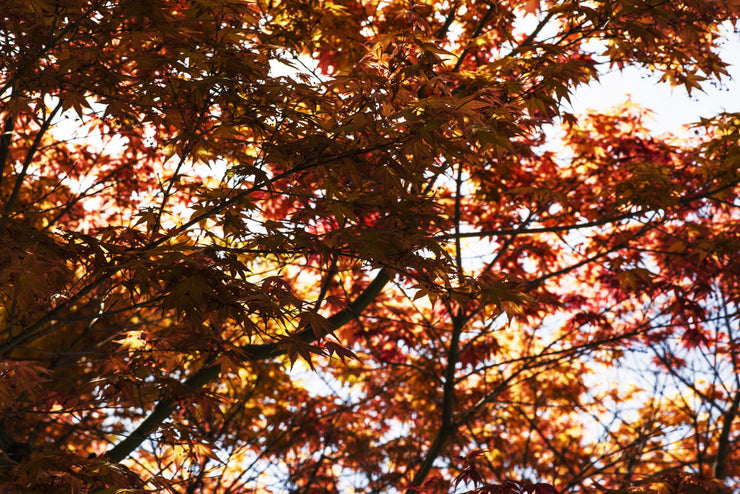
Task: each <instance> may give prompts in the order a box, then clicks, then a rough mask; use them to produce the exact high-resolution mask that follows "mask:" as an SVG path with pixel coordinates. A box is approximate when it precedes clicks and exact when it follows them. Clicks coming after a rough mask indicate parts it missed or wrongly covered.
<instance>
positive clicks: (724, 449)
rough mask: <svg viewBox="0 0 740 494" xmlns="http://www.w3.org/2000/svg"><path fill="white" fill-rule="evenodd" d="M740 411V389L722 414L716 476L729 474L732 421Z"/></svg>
mask: <svg viewBox="0 0 740 494" xmlns="http://www.w3.org/2000/svg"><path fill="white" fill-rule="evenodd" d="M738 411H740V390H738V391H736V392H735V397H734V398H733V399H732V403H731V404H730V408H729V409H728V410H727V411H726V412H725V413H724V415H723V416H722V421H723V422H722V431H721V432H720V434H719V439H717V459H716V460H715V462H714V472H713V473H714V478H716V479H719V480H724V478H725V477H726V476H727V460H728V458H729V457H730V448H731V442H730V432H732V423H733V422H734V421H735V419H736V418H737V415H738Z"/></svg>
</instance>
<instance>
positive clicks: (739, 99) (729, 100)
mask: <svg viewBox="0 0 740 494" xmlns="http://www.w3.org/2000/svg"><path fill="white" fill-rule="evenodd" d="M723 32H724V35H725V36H726V41H725V43H724V45H723V47H722V52H721V55H722V58H723V60H724V61H725V62H727V63H729V64H730V67H728V68H727V69H728V72H729V73H730V76H734V79H729V78H725V79H724V80H723V81H722V84H721V85H720V86H717V85H714V86H713V85H712V84H710V83H705V84H704V86H705V88H704V92H700V91H696V90H695V91H693V92H692V94H691V96H689V95H688V94H687V93H686V90H685V89H684V88H683V87H676V88H671V87H670V85H669V84H667V83H659V82H658V80H659V77H658V76H650V75H649V72H648V71H647V70H646V69H637V68H634V67H630V68H627V69H625V70H623V71H619V70H616V69H614V70H611V71H607V72H606V73H604V74H602V75H601V77H600V80H599V81H598V82H593V83H591V84H589V85H587V86H583V87H581V88H579V89H577V90H576V91H575V93H574V95H573V97H572V98H571V102H572V108H573V113H576V114H577V113H583V112H585V111H586V110H588V109H592V110H602V109H606V108H609V107H612V106H616V105H618V104H620V103H623V102H624V101H625V100H626V98H627V97H628V95H629V98H630V99H631V101H632V102H633V103H636V104H639V105H640V106H642V107H645V108H649V109H650V110H652V112H653V115H652V116H653V118H654V120H653V122H652V123H651V124H649V125H648V127H649V128H650V129H651V130H653V131H655V132H658V133H663V132H676V131H679V130H680V128H681V126H682V125H685V124H689V123H693V122H697V121H698V120H699V117H710V116H714V115H716V114H718V113H720V112H723V111H726V112H740V33H735V32H733V30H732V27H731V26H728V27H726V28H724V29H723Z"/></svg>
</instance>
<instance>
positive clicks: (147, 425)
mask: <svg viewBox="0 0 740 494" xmlns="http://www.w3.org/2000/svg"><path fill="white" fill-rule="evenodd" d="M389 280H390V276H389V275H388V272H387V271H386V270H385V269H381V270H380V272H379V273H378V274H377V276H376V277H375V279H374V280H373V281H372V282H371V283H370V284H369V285H368V286H367V288H365V290H364V291H363V292H362V293H361V294H360V295H358V296H357V298H356V299H355V300H354V301H353V302H351V303H350V304H349V306H348V307H347V308H346V309H343V310H341V311H339V312H337V313H336V314H334V315H333V316H331V317H329V328H328V330H327V332H326V333H324V334H321V335H320V336H325V335H326V334H327V333H329V332H331V331H335V330H337V329H339V328H340V327H342V326H344V325H345V324H347V323H348V322H350V321H351V320H353V319H355V318H356V317H358V316H359V315H360V314H361V313H362V311H363V310H365V309H366V308H367V307H368V306H369V305H370V304H371V303H372V301H373V300H375V299H376V298H377V297H378V295H380V292H381V291H382V290H383V287H384V286H385V285H386V284H387V283H388V281H389ZM296 337H298V338H300V339H302V340H303V341H306V342H308V343H310V342H312V341H315V340H316V339H318V338H317V336H316V333H315V332H314V329H313V328H312V327H311V326H310V325H309V326H307V327H306V328H304V329H302V330H301V331H300V332H298V333H297V334H296ZM244 350H245V352H246V354H247V356H246V357H245V359H244V362H256V361H259V360H267V359H271V358H274V357H277V356H280V355H284V354H285V353H286V348H285V346H284V345H283V344H282V343H265V344H262V345H246V346H245V347H244ZM220 373H221V365H220V364H206V365H205V366H203V368H201V369H200V370H199V371H198V372H196V373H195V374H193V375H192V376H190V377H189V378H188V379H186V380H185V382H184V385H185V386H186V387H187V388H189V389H198V388H201V387H203V386H205V385H206V384H208V383H209V382H211V381H213V380H214V379H216V378H217V377H218V376H219V374H220ZM176 408H177V404H176V402H175V400H174V399H172V398H164V399H162V400H161V401H160V402H159V403H157V405H156V406H155V407H154V410H152V412H151V413H150V414H149V416H148V417H146V418H145V419H144V420H143V421H142V422H141V423H140V424H139V425H138V427H136V429H134V431H133V432H131V434H129V435H128V436H127V437H126V438H125V439H123V440H122V441H121V442H119V443H118V444H116V445H115V446H114V447H113V448H112V449H111V450H110V451H108V452H107V453H106V454H105V457H106V458H108V459H109V460H110V461H113V462H119V461H122V460H123V459H125V458H126V457H128V455H130V454H131V453H132V452H133V451H134V450H135V449H136V448H138V447H139V445H141V443H143V442H144V441H145V440H146V439H147V438H148V437H149V435H150V434H151V433H152V432H153V431H154V430H155V429H156V428H157V426H159V424H161V423H162V422H164V421H165V420H166V419H167V417H169V416H170V414H171V413H172V412H173V411H174V410H175V409H176Z"/></svg>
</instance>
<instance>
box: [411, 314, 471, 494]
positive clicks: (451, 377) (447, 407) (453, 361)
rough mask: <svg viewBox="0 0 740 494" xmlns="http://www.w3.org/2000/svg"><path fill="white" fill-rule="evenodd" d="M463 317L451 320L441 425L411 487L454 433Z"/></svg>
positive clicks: (421, 479) (423, 474) (424, 474)
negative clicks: (457, 371)
mask: <svg viewBox="0 0 740 494" xmlns="http://www.w3.org/2000/svg"><path fill="white" fill-rule="evenodd" d="M464 321H465V317H464V314H463V313H462V312H461V313H460V314H458V315H457V316H456V317H454V318H453V320H452V324H453V329H452V339H451V341H450V349H449V350H448V352H447V368H446V369H445V382H444V386H443V389H442V424H441V425H440V427H439V431H437V436H436V437H435V438H434V442H432V445H431V446H430V447H429V450H428V451H427V454H426V456H425V457H424V461H423V462H422V464H421V467H420V468H419V470H418V471H417V472H416V475H414V480H412V481H411V485H413V486H416V487H419V486H420V485H421V484H422V483H423V482H424V480H425V479H426V478H427V476H428V475H429V472H430V471H431V470H432V466H433V465H434V461H435V460H436V459H437V457H438V456H439V455H440V453H441V452H442V448H443V447H444V445H445V443H446V442H447V439H449V437H450V436H451V435H452V434H453V433H454V432H455V429H457V425H456V424H455V423H454V422H453V420H452V415H453V405H454V401H455V366H456V365H457V361H458V356H459V354H460V352H459V350H460V335H461V333H462V330H463V326H464V325H465V322H464ZM413 492H415V491H414V490H413V489H409V490H407V491H406V494H413Z"/></svg>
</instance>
